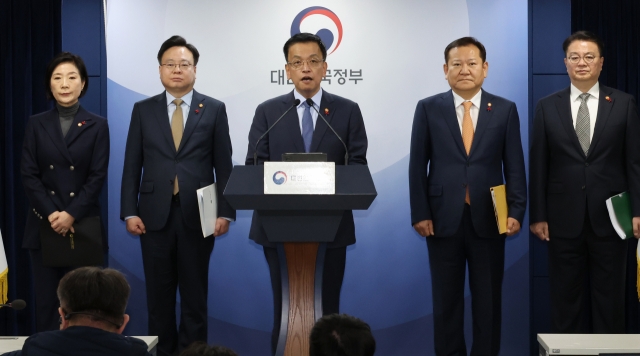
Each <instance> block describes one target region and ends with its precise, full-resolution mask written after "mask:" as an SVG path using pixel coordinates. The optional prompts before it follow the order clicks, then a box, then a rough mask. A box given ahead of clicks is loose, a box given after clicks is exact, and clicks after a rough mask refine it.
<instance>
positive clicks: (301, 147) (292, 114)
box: [245, 33, 367, 353]
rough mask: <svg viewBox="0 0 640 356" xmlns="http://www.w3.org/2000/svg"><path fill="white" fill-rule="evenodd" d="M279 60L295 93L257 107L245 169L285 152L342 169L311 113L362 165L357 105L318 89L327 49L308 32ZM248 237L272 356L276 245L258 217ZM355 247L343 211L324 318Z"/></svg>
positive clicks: (335, 303) (333, 309) (330, 139)
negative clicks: (267, 312) (259, 253)
mask: <svg viewBox="0 0 640 356" xmlns="http://www.w3.org/2000/svg"><path fill="white" fill-rule="evenodd" d="M284 56H285V59H286V61H287V64H286V65H285V70H286V72H287V78H288V79H290V80H291V81H292V82H293V84H294V86H295V90H293V92H291V93H288V94H285V95H282V96H279V97H276V98H273V99H270V100H267V101H265V102H264V103H262V104H260V105H259V106H258V108H257V109H256V113H255V116H254V117H253V123H252V124H251V130H250V131H249V148H248V150H247V159H246V162H245V164H247V165H251V164H254V161H253V153H254V151H257V157H258V162H257V163H260V164H262V163H264V162H265V161H280V160H281V159H282V154H283V153H291V152H323V153H326V154H327V160H328V161H330V162H336V164H345V162H344V155H345V150H344V146H343V145H342V143H341V142H340V140H339V139H338V138H337V137H336V136H335V135H334V134H333V132H331V129H329V128H328V127H327V124H325V122H324V121H323V120H322V119H321V118H319V117H318V113H317V111H316V110H319V111H320V113H321V114H322V115H324V116H325V117H326V119H327V121H328V122H329V123H330V124H331V126H333V128H334V129H335V130H336V132H337V133H338V135H339V136H340V137H341V138H342V140H343V141H344V142H345V143H346V145H347V147H348V150H349V162H348V164H354V165H355V164H367V158H366V154H367V134H366V131H365V128H364V121H363V119H362V113H361V112H360V108H359V107H358V104H356V103H354V102H353V101H351V100H348V99H345V98H342V97H339V96H337V95H333V94H329V93H327V92H326V91H324V90H322V89H321V88H320V83H321V80H322V78H323V77H324V76H325V74H326V71H327V62H326V61H325V60H326V57H327V50H326V48H325V46H324V44H323V43H322V41H321V40H320V37H318V36H316V35H312V34H309V33H300V34H297V35H294V36H293V37H291V38H290V39H289V40H288V41H287V42H286V43H285V45H284ZM296 99H299V100H300V104H299V105H298V106H297V108H296V109H297V110H291V111H289V112H288V113H287V115H286V116H284V118H283V119H282V121H281V122H279V123H278V125H276V126H275V127H274V128H273V129H272V130H271V131H269V133H268V134H267V136H265V137H264V138H263V139H262V140H261V141H260V143H259V145H258V147H257V149H256V148H255V145H256V143H257V142H258V138H259V137H260V136H262V134H264V133H265V132H266V131H267V129H268V128H269V127H271V125H273V124H274V122H275V121H276V120H277V119H278V118H279V117H280V116H281V115H282V114H283V113H284V112H285V111H287V109H289V108H291V107H292V106H294V105H295V100H296ZM307 99H312V100H313V106H314V108H315V110H314V108H311V107H310V106H309V105H307V103H306V100H307ZM249 237H250V238H251V239H252V240H254V241H255V242H256V243H258V244H260V245H262V246H263V247H264V254H265V257H266V259H267V262H268V264H269V271H270V274H271V286H272V288H273V295H274V327H273V334H272V340H271V341H272V348H273V352H274V353H275V349H276V346H277V341H278V333H279V330H280V314H281V310H282V295H281V284H280V264H279V261H278V253H277V249H276V246H275V245H274V244H272V243H269V241H267V236H266V234H265V232H264V229H263V227H262V223H261V221H260V218H259V216H257V215H256V214H255V213H254V215H253V220H252V222H251V230H250V232H249ZM355 242H356V236H355V227H354V223H353V214H352V213H351V211H346V212H345V213H344V216H343V217H342V221H341V223H340V226H339V227H338V231H337V233H336V237H335V240H334V241H333V242H331V243H328V244H327V251H326V255H325V264H324V270H323V281H322V309H323V314H324V315H327V314H335V313H338V312H339V304H340V288H341V287H342V279H343V277H344V268H345V261H346V252H347V246H348V245H351V244H354V243H355Z"/></svg>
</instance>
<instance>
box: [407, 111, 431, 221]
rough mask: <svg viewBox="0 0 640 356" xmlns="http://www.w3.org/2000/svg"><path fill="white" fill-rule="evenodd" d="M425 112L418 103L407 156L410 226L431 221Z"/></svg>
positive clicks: (427, 136)
mask: <svg viewBox="0 0 640 356" xmlns="http://www.w3.org/2000/svg"><path fill="white" fill-rule="evenodd" d="M429 140H430V137H429V125H428V123H427V112H426V111H425V108H424V103H423V102H422V101H420V102H418V105H417V107H416V111H415V114H414V116H413V128H412V129H411V151H410V154H409V202H410V204H411V225H414V224H416V223H418V222H420V221H423V220H431V219H432V218H431V209H430V207H429V196H428V194H427V167H428V165H429V160H430V159H431V142H430V141H429Z"/></svg>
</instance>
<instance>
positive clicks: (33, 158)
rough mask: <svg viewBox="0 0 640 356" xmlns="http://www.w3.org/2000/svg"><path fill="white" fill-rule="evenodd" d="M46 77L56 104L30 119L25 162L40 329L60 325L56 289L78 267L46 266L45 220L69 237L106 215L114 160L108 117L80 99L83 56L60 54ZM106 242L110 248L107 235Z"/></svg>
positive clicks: (26, 244) (84, 85) (84, 82)
mask: <svg viewBox="0 0 640 356" xmlns="http://www.w3.org/2000/svg"><path fill="white" fill-rule="evenodd" d="M45 78H46V79H45V87H46V92H47V97H48V98H49V99H55V101H56V105H55V107H54V108H53V109H52V110H49V111H46V112H43V113H41V114H38V115H34V116H31V117H30V118H29V121H28V123H27V129H26V133H25V138H24V145H23V148H22V165H21V173H22V183H23V185H24V188H25V190H26V193H27V197H28V198H29V203H30V205H31V207H30V213H29V214H28V216H27V226H26V228H25V235H24V239H23V242H22V247H23V248H26V249H29V253H30V255H31V267H32V271H33V277H34V282H35V283H34V284H35V301H36V331H38V332H40V331H46V330H55V329H58V328H59V322H58V312H57V309H58V307H59V302H58V298H57V296H56V289H57V286H58V282H59V281H60V279H61V278H62V276H64V275H65V273H66V272H68V271H69V270H71V269H72V268H71V267H48V266H45V265H43V261H42V250H41V246H40V232H39V231H40V225H41V224H43V223H44V224H47V225H49V226H50V228H51V229H53V231H55V232H56V233H58V234H60V235H63V236H67V234H68V233H73V232H74V228H73V224H74V222H77V221H80V220H81V219H83V218H84V217H88V216H100V204H99V202H98V196H99V195H100V191H101V190H102V184H103V182H104V179H105V177H106V176H107V167H108V164H109V127H108V126H107V120H106V119H105V118H103V117H100V116H97V115H94V114H91V113H90V112H88V111H86V110H85V109H83V108H82V106H80V102H79V101H78V99H79V98H81V97H82V96H83V95H84V94H85V93H86V92H87V89H88V88H89V80H88V77H87V69H86V67H85V65H84V62H83V61H82V58H80V57H79V56H77V55H75V54H72V53H69V52H62V53H60V54H59V55H57V56H56V57H55V58H54V59H53V60H51V62H50V63H49V65H48V66H47V73H46V77H45ZM45 227H46V226H45ZM103 246H105V249H106V246H107V245H106V237H105V236H103Z"/></svg>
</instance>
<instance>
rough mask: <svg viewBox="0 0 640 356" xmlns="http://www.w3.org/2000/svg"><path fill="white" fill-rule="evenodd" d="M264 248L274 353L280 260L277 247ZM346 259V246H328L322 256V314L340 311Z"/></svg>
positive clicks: (277, 332)
mask: <svg viewBox="0 0 640 356" xmlns="http://www.w3.org/2000/svg"><path fill="white" fill-rule="evenodd" d="M263 248H264V256H265V257H266V259H267V263H268V264H269V274H270V275H271V289H272V290H273V330H272V332H271V353H272V354H273V355H275V353H276V348H277V346H278V337H279V335H280V321H281V316H282V283H281V279H280V278H281V276H280V260H279V259H278V249H276V248H272V247H266V246H263ZM346 260H347V248H346V247H337V248H328V249H327V250H326V254H325V257H324V269H323V270H322V315H329V314H337V313H339V312H340V289H341V288H342V280H343V279H344V269H345V264H346Z"/></svg>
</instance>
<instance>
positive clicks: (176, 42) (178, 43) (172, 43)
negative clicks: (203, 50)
mask: <svg viewBox="0 0 640 356" xmlns="http://www.w3.org/2000/svg"><path fill="white" fill-rule="evenodd" d="M171 47H186V48H187V49H188V50H189V51H191V54H193V65H194V66H195V65H198V59H200V52H198V49H197V48H196V46H194V45H192V44H191V43H187V40H185V39H184V38H182V37H181V36H177V35H176V36H171V38H169V39H168V40H166V41H164V42H163V43H162V46H160V50H159V51H158V64H162V56H163V55H164V52H166V51H167V50H168V49H169V48H171Z"/></svg>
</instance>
